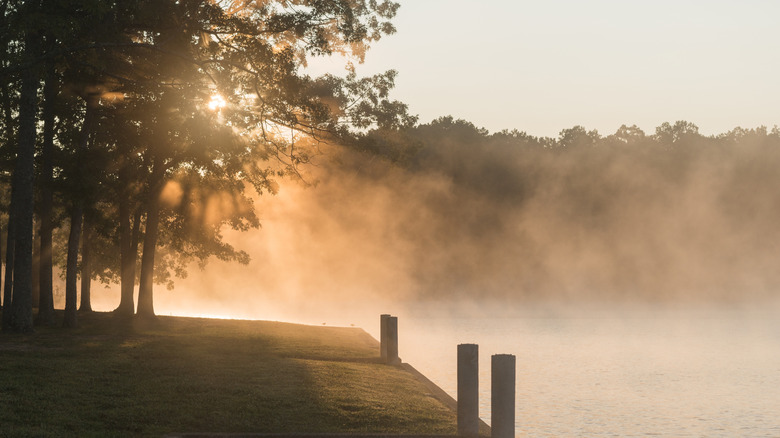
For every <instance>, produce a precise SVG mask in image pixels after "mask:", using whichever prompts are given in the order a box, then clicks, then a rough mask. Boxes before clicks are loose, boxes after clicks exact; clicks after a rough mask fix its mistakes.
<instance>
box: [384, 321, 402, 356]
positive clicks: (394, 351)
mask: <svg viewBox="0 0 780 438" xmlns="http://www.w3.org/2000/svg"><path fill="white" fill-rule="evenodd" d="M385 363H387V364H389V365H398V364H399V363H401V360H400V359H399V358H398V317H397V316H391V317H389V318H387V360H386V362H385Z"/></svg>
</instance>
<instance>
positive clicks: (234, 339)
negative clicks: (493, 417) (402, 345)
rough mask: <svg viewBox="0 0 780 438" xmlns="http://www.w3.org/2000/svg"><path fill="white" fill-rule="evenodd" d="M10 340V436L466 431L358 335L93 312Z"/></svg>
mask: <svg viewBox="0 0 780 438" xmlns="http://www.w3.org/2000/svg"><path fill="white" fill-rule="evenodd" d="M80 324H81V326H80V327H79V328H77V329H70V330H66V329H61V328H38V329H37V331H36V333H35V334H32V335H9V334H3V335H1V336H0V436H14V437H15V436H156V435H162V434H165V433H169V432H203V431H209V432H269V433H270V432H307V433H312V432H391V433H417V434H419V433H424V434H428V433H439V434H440V433H455V429H456V419H455V415H454V414H453V413H452V411H450V410H449V409H447V408H446V407H444V405H442V404H441V403H440V402H439V401H438V400H436V399H434V398H433V397H432V396H431V395H430V394H429V393H428V392H427V391H426V389H425V388H424V386H422V385H421V384H420V383H419V382H418V381H417V380H415V379H414V378H413V377H412V376H411V375H410V374H408V373H406V372H404V371H402V370H399V369H397V368H394V367H390V366H386V365H383V364H380V363H378V360H377V359H376V357H377V356H378V348H377V344H376V341H375V340H374V339H372V338H371V337H370V336H369V335H367V334H366V333H365V332H363V331H362V330H360V329H357V328H336V327H316V326H304V325H296V324H287V323H278V322H265V321H233V320H212V319H199V318H180V317H159V318H158V319H156V320H155V321H145V322H144V321H137V320H121V319H116V318H114V317H113V316H112V315H110V314H101V313H95V314H91V315H82V317H81V318H80Z"/></svg>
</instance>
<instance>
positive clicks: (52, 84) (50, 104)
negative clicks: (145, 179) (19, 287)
mask: <svg viewBox="0 0 780 438" xmlns="http://www.w3.org/2000/svg"><path fill="white" fill-rule="evenodd" d="M57 85H58V78H57V77H56V76H55V75H54V73H53V70H52V69H50V70H49V73H48V74H47V76H46V84H45V85H44V87H43V97H44V101H43V148H42V150H41V172H40V175H41V182H40V187H41V189H40V193H41V198H40V203H41V205H40V208H39V213H40V217H41V229H40V236H41V247H40V251H39V254H40V271H39V280H38V283H39V287H40V291H39V297H38V318H37V320H36V322H37V323H38V324H44V325H48V324H52V323H53V322H54V291H53V287H52V267H53V262H52V246H51V245H52V231H53V230H54V225H53V223H52V205H53V198H54V195H53V192H52V186H53V179H54V164H53V159H52V155H53V154H54V106H55V100H56V99H57Z"/></svg>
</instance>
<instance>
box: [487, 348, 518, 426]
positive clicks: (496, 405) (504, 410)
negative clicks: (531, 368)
mask: <svg viewBox="0 0 780 438" xmlns="http://www.w3.org/2000/svg"><path fill="white" fill-rule="evenodd" d="M515 362H516V361H515V356H514V355H513V354H495V355H493V360H492V369H491V382H492V385H491V388H490V390H491V405H490V410H491V412H492V415H491V419H490V428H491V431H492V433H491V436H492V437H493V438H514V436H515Z"/></svg>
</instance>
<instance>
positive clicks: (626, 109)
mask: <svg viewBox="0 0 780 438" xmlns="http://www.w3.org/2000/svg"><path fill="white" fill-rule="evenodd" d="M398 1H399V3H401V9H400V11H399V13H398V16H397V17H396V19H395V21H394V22H395V24H396V27H397V28H398V32H397V33H396V34H395V35H392V36H390V37H387V38H385V39H383V40H382V41H380V42H379V43H377V44H375V46H374V47H373V48H372V50H370V51H369V53H368V56H367V60H366V63H365V64H364V65H363V66H359V68H358V72H359V73H361V74H363V75H367V74H370V73H374V72H376V71H383V70H386V69H390V68H393V69H396V70H398V71H399V73H400V74H399V77H398V79H397V86H396V91H395V94H394V97H395V98H397V99H399V100H402V101H405V102H407V103H408V104H409V105H410V108H411V112H412V113H415V114H419V115H420V121H421V122H428V121H430V120H431V119H433V118H435V117H438V116H441V115H448V114H449V115H452V116H454V117H456V118H464V119H467V120H469V121H472V122H474V123H475V124H476V125H477V126H483V127H485V128H487V129H489V130H490V131H491V132H492V131H497V130H500V129H504V128H509V129H511V128H517V129H519V130H521V131H527V132H528V133H529V134H533V135H544V136H557V135H558V132H559V131H560V130H561V129H564V128H570V127H572V126H574V125H583V126H585V127H586V128H588V129H598V131H599V132H600V133H601V134H603V135H606V134H611V133H614V132H615V131H616V130H617V128H618V127H619V126H620V125H621V124H624V123H625V124H628V125H631V124H637V125H638V126H639V127H641V128H642V129H644V130H645V131H647V132H653V131H654V129H655V127H656V126H658V125H659V124H661V123H663V122H665V121H670V122H673V121H675V120H681V119H683V120H687V121H690V122H693V123H695V124H697V125H698V126H699V127H700V128H701V131H702V132H703V133H705V134H714V133H720V132H725V131H728V130H730V129H732V128H734V127H735V126H742V127H746V128H751V127H756V126H759V125H767V126H769V127H771V126H773V125H775V124H780V26H778V25H777V20H778V17H780V1H775V0H739V1H736V0H735V1H723V0H707V1H704V0H702V1H699V0H697V1H694V0H674V1H670V0H655V1H641V2H640V1H628V0H588V1H582V0H547V1H544V2H541V1H533V2H530V1H524V0H484V1H478V0H398Z"/></svg>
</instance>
